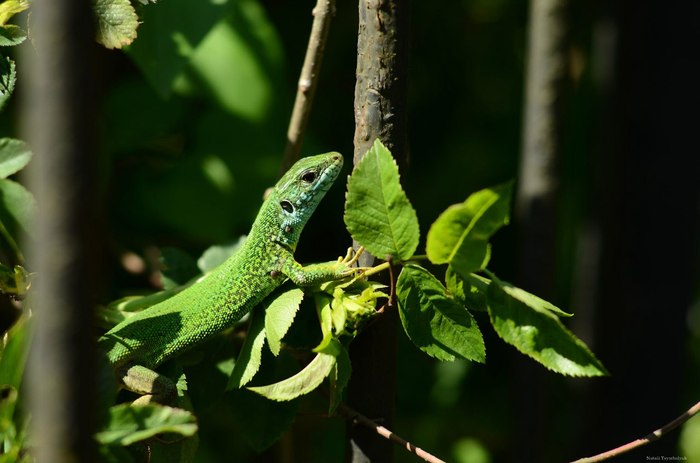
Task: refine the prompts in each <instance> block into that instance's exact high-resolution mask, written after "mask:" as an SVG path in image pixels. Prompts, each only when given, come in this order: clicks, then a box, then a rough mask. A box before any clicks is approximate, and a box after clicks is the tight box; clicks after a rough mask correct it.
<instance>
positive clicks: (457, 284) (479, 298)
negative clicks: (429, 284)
mask: <svg viewBox="0 0 700 463" xmlns="http://www.w3.org/2000/svg"><path fill="white" fill-rule="evenodd" d="M489 283H491V280H489V279H488V278H484V277H482V276H480V275H476V274H474V273H470V274H468V275H467V276H466V278H465V277H462V275H460V274H459V273H457V272H456V271H455V270H454V269H453V268H452V266H448V267H447V272H446V273H445V284H446V285H447V290H448V291H449V293H450V295H451V296H452V297H453V298H454V299H455V300H456V301H459V302H460V303H462V304H463V305H464V306H465V307H466V308H467V309H468V310H472V311H473V310H477V311H479V312H486V310H488V306H487V302H486V293H487V291H488V287H489Z"/></svg>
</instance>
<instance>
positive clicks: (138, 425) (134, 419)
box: [95, 404, 197, 445]
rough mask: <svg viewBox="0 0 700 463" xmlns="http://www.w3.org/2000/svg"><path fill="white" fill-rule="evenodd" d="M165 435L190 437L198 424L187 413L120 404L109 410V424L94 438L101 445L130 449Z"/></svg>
mask: <svg viewBox="0 0 700 463" xmlns="http://www.w3.org/2000/svg"><path fill="white" fill-rule="evenodd" d="M166 432H167V433H175V434H179V435H181V436H186V437H187V436H192V435H194V434H195V433H196V432H197V420H196V418H195V417H194V415H193V414H192V413H190V412H188V411H185V410H182V409H179V408H173V407H167V406H165V405H160V404H149V405H143V406H132V405H131V404H120V405H115V406H114V407H111V408H110V409H109V424H108V425H107V428H106V429H104V430H103V431H100V432H98V433H97V434H96V436H95V438H96V439H97V442H99V443H100V444H107V445H131V444H133V443H135V442H139V441H142V440H145V439H149V438H151V437H153V436H156V435H157V434H161V433H166Z"/></svg>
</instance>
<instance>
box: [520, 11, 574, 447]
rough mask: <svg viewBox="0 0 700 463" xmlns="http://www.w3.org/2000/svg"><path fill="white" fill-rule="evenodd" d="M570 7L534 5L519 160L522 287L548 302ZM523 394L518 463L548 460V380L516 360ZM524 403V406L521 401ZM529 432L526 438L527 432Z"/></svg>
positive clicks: (529, 36) (550, 286)
mask: <svg viewBox="0 0 700 463" xmlns="http://www.w3.org/2000/svg"><path fill="white" fill-rule="evenodd" d="M566 6H567V1H566V0H530V19H529V33H528V51H527V74H526V89H525V102H524V109H523V113H524V114H523V115H524V122H523V133H522V154H521V159H520V172H519V181H518V191H517V196H516V219H517V225H518V232H519V259H518V282H519V284H521V285H522V286H523V287H525V288H527V289H528V290H530V291H533V292H534V293H536V294H538V295H540V296H543V297H545V298H548V299H549V298H551V297H552V295H553V292H554V291H553V289H554V288H553V287H554V275H555V251H556V248H555V244H556V241H555V227H556V214H557V204H556V201H557V193H558V187H559V185H558V177H559V171H558V168H559V158H560V151H561V132H562V124H561V120H562V117H561V116H562V113H563V111H562V106H563V96H564V95H563V94H564V89H565V86H564V84H565V82H566V80H565V79H566V70H567V24H566V17H565V9H566ZM516 362H517V367H516V371H517V373H516V383H517V386H515V387H514V389H515V390H517V391H519V393H518V397H519V398H518V399H516V400H518V403H517V407H516V414H517V419H516V420H515V422H514V428H515V431H514V433H515V435H516V436H518V437H517V439H516V442H515V445H514V449H515V450H514V451H515V452H516V453H517V454H518V457H517V458H526V459H528V460H532V461H536V460H540V459H542V458H543V455H542V452H543V451H544V450H545V449H544V447H543V445H542V442H546V439H545V438H544V435H543V433H544V432H545V431H544V429H545V428H546V426H545V420H546V416H547V413H546V412H545V411H543V410H544V409H545V408H546V403H547V401H546V397H545V394H546V383H545V381H546V379H545V377H544V374H543V372H539V371H536V372H533V371H532V370H531V369H530V368H528V367H527V366H526V365H523V364H522V362H521V360H520V359H518V360H516ZM522 397H527V399H522ZM523 430H525V431H526V432H523Z"/></svg>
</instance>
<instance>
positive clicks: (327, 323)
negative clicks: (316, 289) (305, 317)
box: [313, 293, 333, 352]
mask: <svg viewBox="0 0 700 463" xmlns="http://www.w3.org/2000/svg"><path fill="white" fill-rule="evenodd" d="M314 298H315V300H316V313H317V314H318V321H319V323H320V325H321V335H322V338H321V342H320V343H319V344H318V346H316V347H314V348H313V351H314V352H323V350H324V349H326V348H328V345H329V344H330V343H331V340H332V339H333V308H332V307H331V303H332V302H333V298H331V297H329V296H328V295H326V294H323V293H315V294H314Z"/></svg>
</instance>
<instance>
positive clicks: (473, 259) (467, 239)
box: [425, 183, 512, 275]
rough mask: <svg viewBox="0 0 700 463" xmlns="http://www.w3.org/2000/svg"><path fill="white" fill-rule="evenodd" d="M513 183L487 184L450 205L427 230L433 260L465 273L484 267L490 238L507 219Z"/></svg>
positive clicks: (429, 251) (427, 244)
mask: <svg viewBox="0 0 700 463" xmlns="http://www.w3.org/2000/svg"><path fill="white" fill-rule="evenodd" d="M511 190H512V184H511V183H506V184H503V185H499V186H496V187H493V188H486V189H484V190H481V191H477V192H476V193H473V194H472V195H470V196H469V197H468V198H467V199H466V200H465V201H464V202H463V203H460V204H454V205H452V206H450V207H448V208H447V209H446V210H445V211H444V212H443V213H442V214H440V216H439V217H438V218H437V220H436V221H435V222H434V223H433V225H432V226H431V227H430V230H429V231H428V237H427V242H426V248H425V249H426V252H427V254H428V258H429V259H430V261H431V262H432V263H434V264H446V263H449V264H450V265H452V266H453V267H454V268H455V270H457V271H458V272H459V273H461V274H462V275H468V274H469V273H471V272H475V271H478V270H481V269H482V268H484V267H485V266H486V264H487V263H488V260H489V257H490V247H489V243H488V240H489V238H490V237H491V235H493V234H494V233H495V232H496V231H497V230H498V229H499V228H501V227H502V226H503V225H505V224H507V223H508V220H509V215H510V197H511Z"/></svg>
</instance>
